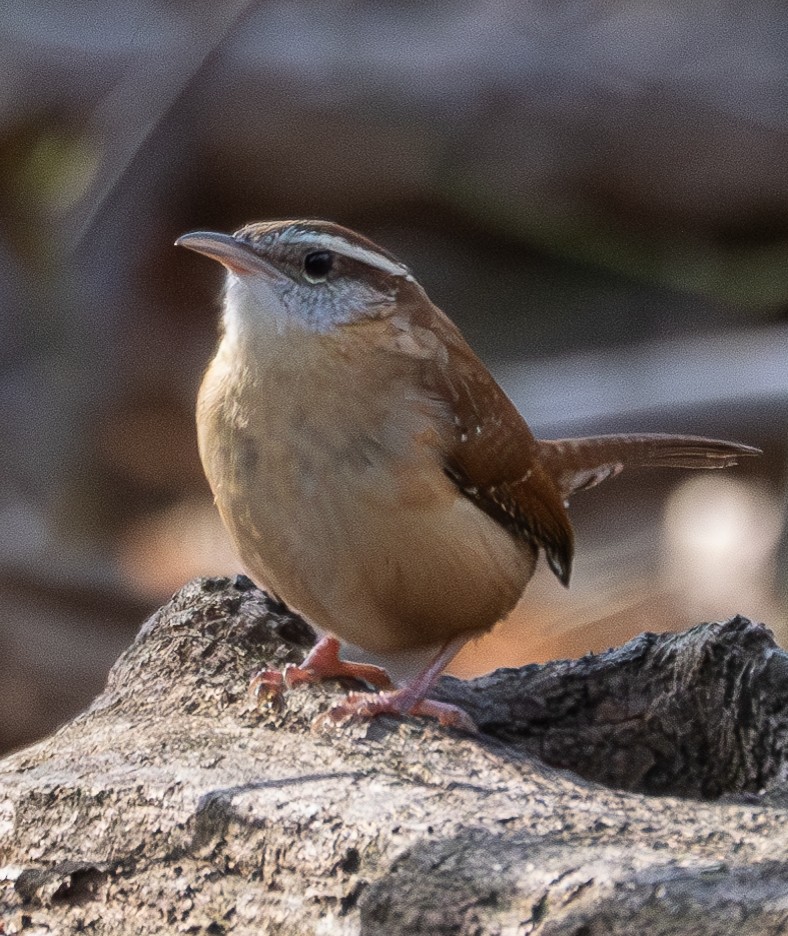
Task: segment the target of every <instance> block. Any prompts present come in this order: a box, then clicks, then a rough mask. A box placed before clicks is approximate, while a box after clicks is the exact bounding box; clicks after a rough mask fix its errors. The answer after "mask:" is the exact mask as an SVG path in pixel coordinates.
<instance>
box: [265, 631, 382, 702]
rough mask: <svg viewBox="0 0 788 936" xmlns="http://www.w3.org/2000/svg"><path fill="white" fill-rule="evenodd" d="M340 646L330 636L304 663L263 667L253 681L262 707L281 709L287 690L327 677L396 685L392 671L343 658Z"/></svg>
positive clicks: (377, 686)
mask: <svg viewBox="0 0 788 936" xmlns="http://www.w3.org/2000/svg"><path fill="white" fill-rule="evenodd" d="M339 649H340V645H339V641H338V640H337V639H336V637H330V636H326V637H323V638H321V639H320V640H319V641H318V642H317V643H316V644H315V646H314V647H313V648H312V649H311V650H310V652H309V653H308V654H307V656H306V657H305V659H304V662H303V663H301V665H300V666H296V665H295V664H293V663H290V664H288V665H287V666H286V667H285V669H284V672H282V673H280V672H279V670H260V672H259V673H256V674H255V675H254V676H253V677H252V679H251V682H250V683H249V694H250V696H251V697H252V698H253V699H254V701H255V703H256V704H257V706H258V708H273V709H279V708H281V707H282V704H283V702H284V692H285V689H292V688H293V687H294V686H299V685H302V684H305V683H315V682H320V681H321V680H323V679H336V678H340V677H343V678H349V679H360V680H361V681H362V682H365V683H368V684H369V685H370V686H375V687H376V688H378V689H393V688H394V684H393V683H392V681H391V679H390V677H389V674H388V673H387V672H386V671H385V670H384V669H382V668H381V667H380V666H373V665H372V664H370V663H352V662H349V661H346V660H341V659H340V658H339Z"/></svg>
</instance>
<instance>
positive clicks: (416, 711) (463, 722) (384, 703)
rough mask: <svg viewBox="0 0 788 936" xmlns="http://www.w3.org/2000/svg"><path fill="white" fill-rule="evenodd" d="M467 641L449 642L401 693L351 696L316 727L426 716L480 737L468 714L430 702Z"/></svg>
mask: <svg viewBox="0 0 788 936" xmlns="http://www.w3.org/2000/svg"><path fill="white" fill-rule="evenodd" d="M467 639H468V638H467V637H459V638H454V639H452V640H449V641H447V642H446V643H445V644H444V645H443V646H442V647H441V648H440V650H439V651H438V652H437V654H436V655H435V656H434V657H433V658H432V659H431V660H430V662H429V663H428V665H427V666H426V667H425V668H424V669H423V670H422V671H421V672H420V673H419V675H418V676H416V678H415V679H414V680H413V681H412V682H410V683H408V685H406V686H403V687H402V688H401V689H393V690H388V691H385V692H377V693H374V692H352V693H351V694H350V695H349V696H348V697H347V698H346V699H345V700H344V701H343V702H341V703H340V704H339V705H335V706H334V707H333V708H332V709H331V710H330V711H329V712H327V713H326V714H325V715H322V716H321V717H320V718H318V719H317V721H316V727H322V726H323V725H324V724H326V723H334V724H342V723H343V722H346V721H352V720H354V719H365V718H374V717H375V716H376V715H384V714H390V715H423V716H425V717H427V718H436V719H437V720H438V722H439V723H440V724H441V725H447V726H451V727H453V728H460V729H461V730H463V731H468V732H470V733H471V734H476V733H477V730H478V729H477V728H476V725H475V724H474V722H473V719H472V718H471V717H470V715H468V714H467V712H464V711H463V710H462V709H461V708H458V707H457V706H456V705H449V704H448V703H447V702H437V701H436V700H435V699H428V698H427V695H428V694H429V692H430V690H431V689H432V687H433V686H434V685H435V683H436V682H437V680H438V677H439V676H440V674H441V673H442V672H443V670H444V669H445V668H446V666H448V664H449V663H450V662H451V660H452V659H453V658H454V657H455V656H456V654H457V652H458V651H459V649H460V647H462V645H463V644H464V643H465V642H466V641H467Z"/></svg>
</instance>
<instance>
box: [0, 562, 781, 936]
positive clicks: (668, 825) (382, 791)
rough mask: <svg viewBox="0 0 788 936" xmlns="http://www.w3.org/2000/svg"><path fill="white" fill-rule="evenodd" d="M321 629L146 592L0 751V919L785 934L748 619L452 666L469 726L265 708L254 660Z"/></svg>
mask: <svg viewBox="0 0 788 936" xmlns="http://www.w3.org/2000/svg"><path fill="white" fill-rule="evenodd" d="M311 639H312V636H311V633H310V631H309V629H308V628H307V627H306V626H305V625H304V624H303V622H300V621H299V620H298V619H296V618H294V617H292V616H291V615H290V614H289V613H288V612H287V611H286V610H285V609H283V608H282V607H280V606H276V605H274V604H272V603H271V602H270V601H269V600H268V599H267V598H266V596H265V595H264V594H263V593H261V592H259V591H258V590H256V589H254V588H253V587H252V586H251V583H249V582H248V580H246V579H244V578H242V577H241V578H239V579H237V580H235V581H230V580H225V579H221V580H220V579H214V580H203V581H201V582H195V583H192V584H190V585H188V586H186V588H184V589H183V590H182V591H181V592H180V593H179V594H177V595H176V596H175V597H174V598H173V600H172V601H171V602H170V603H169V604H168V605H167V606H166V607H164V608H163V609H161V611H159V612H158V613H157V614H156V615H155V616H154V617H153V618H152V619H151V620H150V621H149V622H148V623H147V624H146V625H145V626H144V627H143V629H142V631H141V632H140V634H139V636H138V638H137V640H136V642H135V643H134V644H133V645H132V647H130V648H129V650H128V651H126V653H124V654H123V656H122V657H121V658H120V660H119V661H118V662H117V664H116V665H115V667H114V669H113V671H112V673H111V675H110V678H109V682H108V685H107V688H106V690H105V692H104V693H103V694H102V695H101V696H100V697H99V698H98V699H97V700H96V701H95V703H94V704H93V706H92V707H91V708H90V710H89V711H88V712H86V713H85V714H83V715H81V716H79V717H78V718H77V719H75V720H74V721H73V722H71V723H69V724H68V725H66V726H64V727H63V728H62V729H61V730H60V731H58V732H57V733H56V734H55V735H54V736H52V737H51V738H49V739H47V740H45V741H43V742H41V743H40V744H37V745H35V746H33V747H31V748H28V749H27V750H24V751H20V752H18V753H16V754H14V755H12V756H11V757H9V758H7V759H6V760H5V761H4V762H3V763H2V765H0V861H1V862H2V867H1V868H0V921H2V923H3V926H2V927H0V931H2V932H5V933H11V932H17V931H21V930H23V929H27V930H29V931H30V932H35V933H46V932H56V933H66V932H83V931H84V932H89V933H94V934H108V933H162V932H172V933H181V932H183V933H206V934H222V933H233V934H252V933H255V934H257V933H276V934H299V936H300V934H304V933H320V934H335V933H336V934H340V933H341V934H378V933H384V934H400V933H401V934H406V933H407V934H422V933H423V934H431V936H432V934H447V936H448V934H468V936H470V934H474V936H481V934H525V933H540V934H574V936H581V934H582V936H595V934H603V933H604V934H632V933H649V934H709V936H711V934H714V936H719V934H727V933H731V934H733V933H735V934H736V936H746V934H762V933H775V934H776V933H784V932H786V929H787V928H788V842H787V841H786V837H785V835H784V828H785V818H786V816H785V813H784V810H783V805H782V804H783V803H784V801H785V797H786V789H787V787H786V757H785V741H784V739H785V736H786V732H787V731H788V714H787V713H788V705H786V700H788V657H787V656H786V654H785V653H784V652H783V651H782V650H780V649H779V648H777V647H776V646H775V644H774V643H773V641H772V639H771V636H770V634H769V632H768V631H767V630H766V629H765V628H763V627H762V626H760V625H756V624H752V623H750V622H749V621H747V620H745V619H743V618H735V619H733V620H731V621H728V622H727V623H724V624H706V625H701V626H699V627H696V628H694V629H693V630H691V631H689V632H687V633H685V634H680V635H664V636H655V635H651V634H646V635H643V636H641V637H639V638H637V639H636V640H633V641H631V642H630V643H629V644H627V645H626V646H624V647H621V648H619V649H617V650H611V651H609V652H608V653H605V654H602V655H600V656H595V657H587V658H585V659H582V660H578V661H575V662H559V663H554V664H548V665H546V666H529V667H525V668H523V669H521V670H501V671H498V672H496V673H493V674H492V675H490V676H487V677H485V678H483V679H478V680H475V681H473V682H470V683H462V682H460V681H458V680H454V679H448V678H447V679H444V680H443V682H442V684H441V687H440V694H441V696H442V697H443V698H445V699H450V700H452V701H455V702H458V703H459V704H461V705H463V706H465V707H466V709H467V710H468V711H469V712H470V713H471V714H472V715H473V716H474V718H475V719H476V720H477V722H478V723H479V725H480V726H481V729H482V731H481V734H480V736H478V737H467V736H462V735H459V734H455V733H452V732H450V731H444V730H441V729H439V728H438V727H436V726H435V725H432V724H429V723H427V722H424V721H420V720H411V721H404V722H398V721H396V720H394V719H389V718H386V719H380V720H378V721H375V722H373V723H371V724H368V725H357V726H351V727H345V728H342V729H337V730H332V731H331V733H330V734H315V733H313V732H311V731H310V723H311V721H312V719H313V718H314V716H315V715H316V714H318V713H319V712H320V711H322V710H324V709H325V708H326V707H327V706H328V705H330V704H331V699H332V697H334V696H335V695H336V694H337V693H339V692H340V691H342V689H341V687H339V686H337V685H329V686H327V687H306V688H302V689H298V690H295V691H294V692H292V693H291V694H290V695H289V696H288V697H287V700H286V705H285V706H284V708H283V709H282V710H281V711H267V712H257V711H255V710H254V708H253V707H252V705H251V703H250V702H249V701H248V697H247V693H246V687H247V684H248V680H249V676H250V675H251V673H252V672H253V671H254V670H255V669H256V668H258V667H260V666H263V665H270V664H273V665H277V666H281V665H282V664H284V663H285V662H287V661H290V660H293V661H296V660H298V659H300V657H301V655H302V654H303V650H304V647H305V646H307V645H308V644H309V643H310V642H311ZM556 767H571V768H573V769H574V770H575V771H576V772H577V773H570V772H568V771H562V770H559V769H556ZM579 774H582V775H583V777H585V778H587V779H582V778H581V777H580V776H579ZM594 781H601V782H602V783H604V784H606V785H601V784H600V783H597V782H594ZM636 791H640V792H636ZM654 793H660V794H663V795H662V796H659V797H657V796H653V795H649V794H654ZM677 794H678V795H677ZM679 796H681V797H683V798H679ZM691 797H697V798H691ZM713 797H716V799H712V798H713Z"/></svg>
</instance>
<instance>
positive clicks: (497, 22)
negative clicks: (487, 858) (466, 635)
mask: <svg viewBox="0 0 788 936" xmlns="http://www.w3.org/2000/svg"><path fill="white" fill-rule="evenodd" d="M0 57H1V60H2V62H3V65H2V70H0V180H2V181H0V231H1V232H2V239H1V240H0V406H1V407H2V414H3V419H2V422H1V423H0V440H1V441H0V446H1V448H0V453H1V455H0V457H2V463H0V710H1V711H2V713H3V717H2V720H0V749H7V748H9V747H14V746H18V745H20V744H22V743H24V742H26V741H29V740H31V739H33V738H35V737H38V736H41V735H42V734H44V733H45V732H47V731H49V730H51V729H52V728H53V727H54V726H55V725H57V724H58V723H60V722H62V721H63V720H65V719H66V718H68V717H70V716H71V715H72V714H74V713H75V712H77V711H78V710H79V709H81V708H82V707H84V706H85V705H86V704H87V703H88V702H89V700H90V699H91V698H92V697H93V696H94V695H95V693H96V692H98V691H99V690H100V688H101V686H102V685H103V682H104V680H105V677H106V673H107V670H108V668H109V666H110V665H111V663H112V662H113V660H114V659H115V657H116V656H117V655H118V653H119V652H120V651H121V650H122V649H123V648H124V647H125V646H126V645H127V644H128V643H129V642H130V641H131V640H132V638H133V636H134V634H135V632H136V630H137V629H138V627H139V626H140V624H141V622H142V621H143V620H144V618H145V617H146V616H147V615H148V614H149V613H150V612H151V611H152V610H154V609H155V608H156V607H158V606H159V604H160V603H162V602H163V601H164V600H165V599H166V598H167V597H168V596H169V595H170V593H171V592H173V591H174V590H175V589H177V588H178V587H179V586H180V585H181V584H182V583H183V582H184V581H186V580H187V579H189V578H190V577H192V576H195V575H200V574H219V573H233V572H236V571H239V568H238V564H237V562H236V561H235V559H234V557H233V555H232V551H231V549H230V547H229V546H228V544H227V541H226V539H225V536H224V533H223V531H222V528H221V526H220V524H219V520H218V517H217V515H216V514H215V513H214V510H213V507H212V504H211V498H210V495H209V492H208V489H207V486H206V483H205V481H204V479H203V476H202V471H201V469H200V465H199V461H198V457H197V450H196V444H195V435H194V426H193V407H194V398H195V394H196V390H197V386H198V383H199V380H200V376H201V372H202V370H203V368H204V366H205V364H206V363H207V361H208V359H209V357H210V355H211V352H212V349H213V346H214V342H215V340H216V330H217V318H218V298H219V293H220V288H221V280H222V271H221V268H220V267H219V266H218V265H216V264H211V263H209V262H208V261H206V260H204V259H202V258H199V257H197V256H195V255H194V254H191V253H188V252H187V251H182V250H181V251H179V250H176V249H175V248H173V246H172V243H173V241H174V239H175V238H176V237H177V236H178V235H179V234H181V233H183V232H185V231H188V230H193V229H197V228H213V229H216V230H221V231H230V230H233V229H235V228H236V227H239V226H240V225H241V224H243V223H245V222H247V221H250V220H261V219H267V218H274V217H297V216H306V217H324V218H330V219H333V220H336V221H338V222H340V223H342V224H345V225H349V226H351V227H354V228H357V229H359V230H361V231H362V232H364V233H365V234H367V235H368V236H370V237H372V238H373V239H375V240H377V241H378V242H379V243H381V244H382V245H384V246H386V247H387V248H388V249H390V250H391V251H393V252H394V253H395V254H397V255H398V256H400V257H401V258H402V259H403V260H404V261H405V262H407V263H408V264H409V265H411V267H412V268H413V270H414V271H415V272H416V274H417V276H418V277H419V279H420V280H421V282H422V283H423V284H424V285H425V287H426V289H427V291H428V293H429V294H430V296H431V297H432V298H433V299H434V300H435V302H436V303H437V304H438V305H440V306H441V307H442V308H444V309H445V310H446V311H448V312H449V314H450V315H451V316H452V317H453V318H454V319H455V320H456V321H457V322H458V323H459V324H460V326H461V327H462V328H463V330H464V331H465V333H466V335H467V337H468V339H469V340H470V342H471V344H472V345H473V346H474V347H475V348H476V349H477V351H478V352H479V353H480V354H481V355H482V357H483V358H484V359H485V360H486V361H487V362H488V364H489V366H490V367H491V369H492V371H493V372H494V374H495V375H496V376H497V377H498V379H499V380H500V381H501V382H502V384H503V385H504V387H505V388H506V390H507V391H508V392H509V393H510V395H511V396H512V397H513V399H514V400H515V402H516V403H517V405H518V406H519V408H520V409H521V411H522V412H523V414H524V415H525V417H526V418H527V419H528V421H529V422H530V424H531V426H532V428H533V429H534V431H535V432H536V433H537V434H539V435H543V436H548V437H549V436H561V435H570V434H578V435H582V434H589V433H595V432H603V431H617V430H650V431H676V432H693V433H699V434H700V433H704V434H708V435H712V436H718V437H725V438H731V439H736V440H739V441H743V442H748V443H751V444H755V445H760V446H761V447H762V448H763V449H764V451H765V455H764V457H763V458H762V459H760V460H758V461H757V462H748V463H747V464H745V465H743V466H741V467H740V468H737V469H734V470H731V471H728V472H721V473H713V474H711V473H709V474H706V473H704V474H700V475H699V474H691V473H689V472H670V473H667V472H662V473H657V472H652V473H650V472H647V471H642V472H632V473H630V474H626V473H625V475H624V476H623V477H621V478H619V479H616V480H615V481H612V482H609V483H607V484H605V485H603V486H602V487H600V488H599V489H597V490H595V491H593V492H591V493H589V494H586V495H583V494H581V495H579V496H578V497H577V498H576V499H575V500H574V501H573V506H572V516H573V519H574V520H575V523H576V528H577V549H578V552H577V560H576V566H575V572H574V578H573V583H572V588H571V589H570V591H568V592H566V591H564V590H563V589H562V588H561V587H560V586H559V585H558V584H557V583H556V581H555V580H554V579H553V578H552V577H551V576H550V575H549V574H548V573H546V572H545V571H544V569H542V570H541V571H540V573H539V574H538V575H537V577H536V579H535V580H534V582H533V583H532V585H531V587H530V588H529V590H528V591H527V592H526V596H525V598H524V600H523V602H522V604H521V606H520V607H519V608H518V609H517V611H516V612H515V613H514V614H513V615H512V617H511V619H510V620H509V621H508V622H506V623H505V624H504V625H503V626H501V627H499V628H498V629H497V630H496V631H495V632H494V633H493V634H492V635H490V636H489V637H488V638H486V639H485V640H484V641H482V642H480V643H478V644H475V645H473V646H471V647H469V648H468V650H467V652H465V653H464V654H463V656H462V657H461V658H460V659H459V660H458V661H457V663H456V665H455V672H458V673H461V674H471V673H476V672H480V671H483V670H487V669H490V668H491V667H493V666H496V665H503V664H505V665H517V664H521V663H524V662H528V661H531V660H543V659H546V658H550V657H558V656H568V655H579V654H582V653H585V652H587V651H589V650H600V649H604V648H605V647H607V646H610V645H612V644H616V643H619V642H621V641H623V640H625V639H627V638H628V637H630V636H632V635H634V634H636V633H638V632H640V631H642V630H645V629H649V630H660V631H661V630H667V629H678V628H683V627H686V626H688V625H690V624H694V623H697V622H699V621H702V620H709V619H715V618H725V617H729V616H730V615H732V614H734V613H736V612H742V613H744V614H747V615H749V616H751V617H753V618H755V619H757V620H762V621H764V622H766V623H767V624H768V625H769V626H770V627H771V628H772V629H773V630H774V631H775V633H776V635H777V637H778V639H779V640H780V641H782V642H784V643H785V642H786V640H788V629H787V628H788V577H787V575H786V558H787V557H788V544H787V543H786V455H787V454H788V438H787V437H786V425H788V263H786V260H787V259H788V158H787V154H788V8H786V7H785V5H784V4H780V3H776V2H766V0H752V2H750V3H749V4H746V5H738V7H737V5H735V4H727V3H723V2H722V0H706V2H704V0H700V2H698V3H694V4H686V3H678V2H674V0H649V2H648V3H643V2H638V0H623V2H621V3H616V4H601V3H600V4H588V3H577V2H557V3H549V4H548V3H541V2H528V0H521V2H511V0H466V2H462V0H443V2H442V3H440V4H423V3H414V2H409V0H389V2H385V0H382V2H376V3H374V4H373V3H362V2H358V0H357V2H350V0H333V2H332V0H266V2H262V0H257V2H252V0H244V2H239V0H225V2H222V3H216V2H213V0H211V2H197V0H168V2H165V0H158V2H155V0H127V2H124V3H122V4H102V3H97V2H95V0H60V2H57V0H52V2H37V0H25V2H23V3H14V2H13V0H12V3H11V4H5V5H4V6H3V8H2V10H0ZM436 587H440V585H439V583H438V584H437V585H436Z"/></svg>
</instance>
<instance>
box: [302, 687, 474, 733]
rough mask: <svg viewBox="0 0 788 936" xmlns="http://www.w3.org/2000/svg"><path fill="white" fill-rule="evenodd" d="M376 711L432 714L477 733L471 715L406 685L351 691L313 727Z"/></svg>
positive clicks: (451, 725)
mask: <svg viewBox="0 0 788 936" xmlns="http://www.w3.org/2000/svg"><path fill="white" fill-rule="evenodd" d="M378 715H399V716H403V715H420V716H422V717H424V718H435V719H437V720H438V723H439V724H440V725H443V726H444V727H448V728H458V729H459V730H460V731H467V732H468V734H478V733H479V729H478V728H477V727H476V724H475V723H474V721H473V719H472V718H471V716H470V715H468V713H467V712H464V711H463V710H462V709H461V708H459V707H458V706H456V705H450V704H449V703H448V702H438V701H436V700H435V699H414V697H413V692H412V691H410V689H409V687H405V688H404V689H395V690H394V691H391V692H377V693H376V692H352V693H351V694H350V695H349V696H347V698H346V699H344V700H343V701H342V702H340V703H339V705H335V706H334V707H333V708H331V709H330V710H329V711H328V712H325V713H324V714H323V715H320V716H318V718H317V719H315V722H314V727H315V728H316V729H322V728H325V727H328V726H330V725H342V724H344V723H346V722H350V721H363V720H365V719H370V718H375V717H376V716H378Z"/></svg>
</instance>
